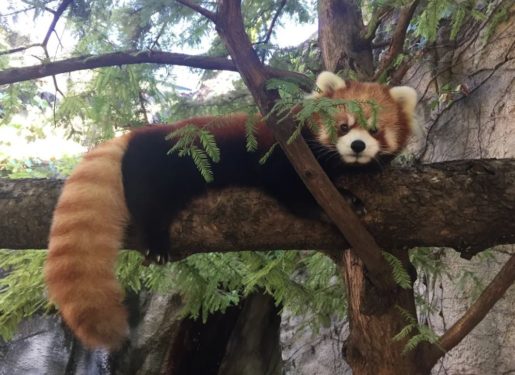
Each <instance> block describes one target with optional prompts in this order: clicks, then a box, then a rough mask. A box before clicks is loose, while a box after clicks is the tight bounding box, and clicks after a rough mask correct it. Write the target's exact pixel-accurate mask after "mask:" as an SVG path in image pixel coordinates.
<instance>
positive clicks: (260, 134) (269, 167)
mask: <svg viewBox="0 0 515 375" xmlns="http://www.w3.org/2000/svg"><path fill="white" fill-rule="evenodd" d="M317 84H318V86H319V87H320V89H321V94H315V99H316V96H328V97H334V98H344V99H347V98H348V99H357V100H369V99H372V100H376V101H377V102H378V103H379V105H380V106H381V107H382V108H383V109H382V110H380V111H379V114H378V118H377V124H378V125H377V128H376V129H374V130H373V131H372V130H367V129H366V128H363V126H358V125H357V124H356V120H355V118H354V116H353V115H352V114H351V113H348V112H346V111H345V109H343V108H342V109H341V111H339V112H338V113H337V114H336V115H335V120H336V121H335V126H336V134H337V138H336V139H331V138H330V137H329V135H328V134H325V132H324V131H323V130H320V131H319V132H318V133H317V134H314V133H312V132H311V131H310V130H307V129H306V130H305V131H304V132H303V136H304V138H306V140H307V143H308V145H309V146H310V148H311V150H312V151H313V153H314V155H315V157H316V158H317V160H318V161H319V163H320V164H321V166H322V168H323V169H324V170H325V172H326V173H327V174H328V175H329V177H330V178H334V177H336V176H338V175H340V174H341V173H342V172H343V173H345V172H346V171H348V170H354V169H355V168H356V166H357V167H358V169H359V170H363V169H366V168H364V167H369V166H373V165H376V162H379V161H385V160H389V159H391V158H392V157H393V156H394V155H396V154H397V153H398V152H399V151H400V150H402V149H403V148H404V146H405V145H406V142H407V138H408V136H409V134H410V132H411V130H410V127H411V125H412V123H413V119H412V117H413V111H414V103H415V102H416V94H415V93H414V91H413V90H412V89H409V88H406V87H400V88H394V89H389V88H387V87H385V86H381V85H377V84H360V83H352V84H346V83H345V82H344V81H343V80H341V79H340V78H338V77H337V76H335V75H334V74H332V73H327V72H325V73H322V74H321V75H320V76H319V78H318V80H317ZM396 90H397V91H396ZM365 115H367V113H365ZM368 116H369V114H368ZM245 122H246V116H245V115H231V116H227V117H218V118H215V117H202V118H194V119H189V120H184V121H181V122H179V123H177V124H174V125H170V126H148V127H146V128H142V129H139V130H135V131H133V132H131V133H129V134H126V135H124V136H121V137H119V138H116V139H113V140H111V141H108V142H106V143H104V144H102V145H100V146H98V147H97V148H95V149H94V150H92V151H91V152H89V153H88V154H87V155H86V156H85V157H84V160H83V161H82V162H81V163H80V164H79V165H78V166H77V168H76V169H75V170H74V172H73V173H72V175H71V176H70V177H69V178H68V180H67V181H66V183H65V186H64V188H63V191H62V193H61V196H60V198H59V201H58V204H57V207H56V209H55V212H54V218H53V223H52V228H51V232H50V237H49V255H48V259H47V262H46V266H45V277H46V282H47V286H48V290H49V296H50V298H51V299H52V300H53V301H54V302H55V303H56V304H57V305H58V306H59V308H60V310H61V314H62V316H63V318H64V320H65V321H66V323H67V324H68V325H69V327H70V328H71V329H72V331H73V332H74V333H75V334H76V335H77V336H78V337H79V339H80V340H81V341H82V342H83V343H84V344H85V345H87V346H89V347H105V348H108V349H110V350H114V349H116V348H118V347H119V346H120V345H121V344H122V343H123V341H124V340H125V338H126V336H127V334H128V326H127V314H126V311H125V309H124V307H123V292H122V290H121V287H120V286H119V284H118V282H117V280H116V277H115V275H114V271H113V269H114V265H115V261H116V254H117V251H118V249H119V248H120V246H121V245H122V241H123V236H124V231H125V228H126V226H127V225H128V223H129V221H131V222H132V223H134V224H135V226H136V228H137V229H138V230H139V232H140V233H141V235H142V240H143V243H145V245H146V247H147V248H148V251H149V252H150V256H151V257H152V258H154V259H156V260H158V262H164V261H166V260H167V259H168V257H169V254H168V252H169V249H170V235H169V225H170V222H171V221H172V220H173V218H174V217H175V215H176V214H177V213H178V212H179V211H180V210H182V209H184V208H185V207H186V206H187V204H188V203H189V202H190V201H191V199H193V198H194V197H195V196H198V195H202V194H203V193H204V192H206V191H207V190H208V189H221V188H224V187H227V186H253V187H257V188H259V189H261V190H263V191H264V192H266V193H267V194H269V195H271V196H272V197H274V198H276V199H277V201H278V202H279V203H280V204H282V205H284V206H286V207H287V208H288V209H290V210H291V211H292V212H294V213H296V214H299V215H304V216H306V215H309V216H313V215H316V214H317V212H319V209H318V206H317V204H316V202H315V201H314V199H313V198H312V196H311V194H310V193H309V192H308V190H307V189H306V188H305V186H304V184H303V183H302V181H301V180H300V178H299V177H298V176H297V174H296V172H295V171H294V169H293V167H292V166H291V165H290V163H289V161H288V160H287V158H286V156H285V155H284V153H283V152H282V150H280V149H279V148H278V147H277V148H275V149H274V151H273V152H272V154H271V156H270V158H269V159H268V161H267V162H266V163H264V164H260V162H259V160H260V159H261V158H262V157H263V155H264V153H266V152H267V151H268V150H269V148H270V146H272V144H273V143H274V139H273V136H272V134H271V133H270V131H269V130H268V128H267V127H266V126H265V125H264V124H263V123H259V124H258V125H257V127H256V137H257V140H258V145H259V148H258V150H257V151H256V152H247V151H246V148H245ZM214 123H215V124H216V126H211V125H213V124H214ZM188 124H193V125H196V126H199V127H205V126H209V130H210V132H211V133H212V134H213V135H214V136H215V138H216V143H217V146H218V148H219V149H220V162H219V163H213V164H212V170H213V176H214V181H212V182H210V183H208V182H206V181H205V180H204V178H203V177H202V176H201V174H200V173H199V171H198V169H197V167H196V166H195V164H194V163H193V161H192V160H191V158H188V157H179V156H178V155H177V154H176V153H174V154H171V155H170V154H168V151H169V150H170V148H171V147H173V145H174V140H168V139H166V136H167V135H168V134H169V133H170V132H171V131H172V130H173V129H176V128H177V127H180V126H184V125H188ZM320 129H323V128H322V127H320ZM336 156H338V157H336Z"/></svg>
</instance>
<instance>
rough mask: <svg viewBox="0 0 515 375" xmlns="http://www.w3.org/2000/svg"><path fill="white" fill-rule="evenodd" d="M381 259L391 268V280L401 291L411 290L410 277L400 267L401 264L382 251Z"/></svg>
mask: <svg viewBox="0 0 515 375" xmlns="http://www.w3.org/2000/svg"><path fill="white" fill-rule="evenodd" d="M383 257H384V258H385V259H386V261H387V262H388V264H389V265H390V266H391V267H392V275H393V279H394V280H395V282H396V283H397V285H399V286H400V287H401V288H403V289H411V277H410V276H409V274H408V272H407V271H406V269H405V268H404V266H403V265H402V262H401V261H400V260H399V258H397V257H396V256H394V255H393V254H390V253H388V252H386V251H383Z"/></svg>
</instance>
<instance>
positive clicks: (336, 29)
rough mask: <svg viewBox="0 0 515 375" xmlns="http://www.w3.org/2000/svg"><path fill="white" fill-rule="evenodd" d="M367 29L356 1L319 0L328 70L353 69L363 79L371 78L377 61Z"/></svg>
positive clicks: (320, 36) (321, 39) (322, 46)
mask: <svg viewBox="0 0 515 375" xmlns="http://www.w3.org/2000/svg"><path fill="white" fill-rule="evenodd" d="M365 31H366V28H365V26H364V24H363V18H362V16H361V8H360V5H359V4H358V3H357V2H355V1H353V0H349V1H342V0H322V1H319V2H318V41H319V45H320V51H321V52H322V58H323V60H324V65H325V68H326V69H327V70H329V71H331V72H337V71H340V70H344V71H349V70H352V71H354V72H356V73H357V75H358V78H359V79H362V80H367V79H370V78H371V77H372V75H373V74H374V60H373V58H372V47H371V43H370V42H371V40H370V39H367V38H366V37H365Z"/></svg>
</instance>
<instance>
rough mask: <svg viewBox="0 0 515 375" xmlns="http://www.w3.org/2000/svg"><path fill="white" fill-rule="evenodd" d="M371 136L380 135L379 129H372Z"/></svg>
mask: <svg viewBox="0 0 515 375" xmlns="http://www.w3.org/2000/svg"><path fill="white" fill-rule="evenodd" d="M368 132H369V133H370V134H372V135H374V134H377V133H379V129H378V128H372V129H370V130H369V131H368Z"/></svg>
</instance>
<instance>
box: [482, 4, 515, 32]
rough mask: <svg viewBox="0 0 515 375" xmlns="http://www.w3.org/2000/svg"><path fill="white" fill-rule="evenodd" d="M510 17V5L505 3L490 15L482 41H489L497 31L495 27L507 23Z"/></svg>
mask: <svg viewBox="0 0 515 375" xmlns="http://www.w3.org/2000/svg"><path fill="white" fill-rule="evenodd" d="M509 17H510V5H509V1H508V2H506V4H505V5H504V6H501V7H500V8H499V9H497V10H496V11H494V13H493V14H492V17H491V19H490V22H489V23H488V26H487V28H486V32H485V35H484V39H485V40H486V41H489V40H490V38H491V37H492V35H493V34H494V32H495V30H496V29H497V26H499V25H500V24H501V23H503V22H506V21H508V19H509Z"/></svg>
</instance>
